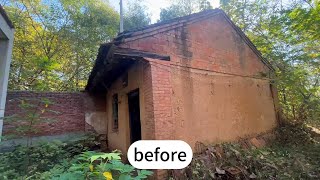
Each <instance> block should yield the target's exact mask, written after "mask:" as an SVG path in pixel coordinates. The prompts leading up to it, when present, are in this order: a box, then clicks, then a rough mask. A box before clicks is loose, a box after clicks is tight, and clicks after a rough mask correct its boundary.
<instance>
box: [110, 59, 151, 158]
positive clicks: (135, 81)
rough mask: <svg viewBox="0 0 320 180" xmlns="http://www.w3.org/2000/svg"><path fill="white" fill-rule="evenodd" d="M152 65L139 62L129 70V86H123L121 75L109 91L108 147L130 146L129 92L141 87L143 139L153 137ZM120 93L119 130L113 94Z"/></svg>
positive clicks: (123, 150) (120, 148)
mask: <svg viewBox="0 0 320 180" xmlns="http://www.w3.org/2000/svg"><path fill="white" fill-rule="evenodd" d="M150 72H151V71H150V66H148V64H147V62H137V63H136V64H134V65H133V66H132V67H131V68H130V69H129V70H128V72H127V73H128V86H127V87H123V84H122V77H119V78H118V79H117V80H116V81H115V82H114V83H113V84H112V86H111V87H110V89H108V92H107V97H106V99H107V118H106V121H108V125H107V126H108V147H109V148H110V149H118V150H121V151H122V152H124V153H125V152H126V151H127V150H128V148H129V146H130V127H129V106H128V93H130V92H131V91H133V90H136V89H139V98H140V99H139V100H140V121H141V136H142V139H153V137H154V136H153V134H152V133H153V130H154V128H153V126H152V122H151V123H150V116H149V115H150V112H152V104H151V102H152V96H150V93H149V92H150V91H152V90H151V89H150V88H151V86H150V79H148V77H150V75H148V74H149V73H150ZM116 93H117V94H118V130H117V131H115V130H114V129H113V118H112V96H113V95H114V94H116Z"/></svg>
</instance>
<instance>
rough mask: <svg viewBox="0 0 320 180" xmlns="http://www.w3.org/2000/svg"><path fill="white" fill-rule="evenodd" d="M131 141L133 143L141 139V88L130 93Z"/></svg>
mask: <svg viewBox="0 0 320 180" xmlns="http://www.w3.org/2000/svg"><path fill="white" fill-rule="evenodd" d="M128 104H129V121H130V122H129V123H130V142H131V144H132V143H134V142H136V141H139V140H141V122H140V103H139V89H137V90H134V91H131V92H130V93H129V94H128Z"/></svg>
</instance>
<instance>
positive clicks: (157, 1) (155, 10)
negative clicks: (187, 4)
mask: <svg viewBox="0 0 320 180" xmlns="http://www.w3.org/2000/svg"><path fill="white" fill-rule="evenodd" d="M126 1H127V2H128V1H132V0H123V2H124V6H126V4H127V3H126ZM119 2H120V0H110V3H111V4H112V6H113V7H115V9H116V10H117V11H119ZM209 2H210V3H211V5H212V7H213V8H217V7H219V0H209ZM144 3H145V5H146V6H147V7H148V13H150V15H151V23H156V22H157V21H158V19H160V11H161V8H166V7H168V6H170V0H144Z"/></svg>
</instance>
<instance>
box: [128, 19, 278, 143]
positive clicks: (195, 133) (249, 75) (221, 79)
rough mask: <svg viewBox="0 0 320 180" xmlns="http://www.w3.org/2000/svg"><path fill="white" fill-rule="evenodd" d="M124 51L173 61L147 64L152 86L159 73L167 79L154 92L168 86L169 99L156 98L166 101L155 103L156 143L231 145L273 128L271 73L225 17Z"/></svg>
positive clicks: (153, 36) (139, 40)
mask: <svg viewBox="0 0 320 180" xmlns="http://www.w3.org/2000/svg"><path fill="white" fill-rule="evenodd" d="M122 46H123V47H129V48H133V49H140V50H145V51H150V52H156V53H159V54H164V55H170V57H171V62H170V64H161V63H159V62H157V61H155V62H153V63H150V64H151V70H152V73H151V74H152V81H154V77H156V74H157V72H159V71H161V73H159V74H161V75H162V76H164V77H165V78H163V79H161V78H158V80H157V81H158V82H157V83H154V84H152V85H153V87H154V86H156V85H157V84H158V86H159V87H157V88H160V89H161V87H163V86H162V84H166V83H167V82H168V83H169V84H171V86H172V87H170V86H169V87H166V88H165V89H166V90H168V91H171V93H169V94H168V93H163V92H164V91H166V90H163V91H161V90H160V89H158V90H160V93H154V94H157V99H168V101H162V102H156V101H154V108H155V109H154V110H157V112H154V121H155V123H156V124H155V127H156V130H155V131H156V134H157V135H156V139H164V138H165V139H166V138H168V137H169V138H171V137H172V138H174V139H184V140H186V141H187V142H188V143H189V144H190V145H191V146H192V147H194V146H195V142H196V141H201V142H204V143H213V142H221V141H232V140H237V139H238V138H240V137H245V136H254V135H257V134H259V133H263V132H266V131H269V130H272V129H273V128H274V127H275V126H276V115H275V114H276V113H275V103H274V102H275V101H274V99H273V96H272V95H271V94H272V91H271V88H270V79H271V78H272V73H270V70H269V69H268V67H267V66H266V65H265V64H264V63H263V62H261V60H260V59H259V57H258V56H257V55H256V54H255V53H254V51H253V50H252V49H251V48H250V47H249V46H248V44H247V43H246V42H245V41H244V40H243V39H242V38H241V37H240V36H239V34H238V33H237V32H236V31H235V30H234V29H233V28H232V26H231V25H230V24H229V23H228V22H227V20H226V19H225V18H224V17H223V15H216V16H214V17H210V18H207V19H205V20H202V21H198V22H194V23H190V24H188V23H186V26H176V27H175V29H170V26H167V28H162V29H159V30H158V31H157V33H149V34H148V33H145V34H143V36H141V37H134V36H133V37H132V38H127V39H126V40H125V43H124V44H122ZM164 69H166V70H164ZM161 75H159V76H161ZM153 96H154V95H153ZM168 97H169V98H168ZM275 98H277V97H275ZM153 99H155V96H154V97H153ZM160 103H161V105H159V104H160ZM156 106H158V107H156ZM166 107H170V108H166ZM165 117H168V119H169V121H164V120H163V118H165ZM170 118H172V121H171V120H170ZM170 122H173V124H172V123H170ZM171 126H174V127H175V128H172V129H170V127H171ZM167 128H168V129H170V130H169V131H170V132H168V131H167ZM164 129H166V130H164ZM157 131H158V132H157Z"/></svg>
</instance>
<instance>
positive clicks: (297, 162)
mask: <svg viewBox="0 0 320 180" xmlns="http://www.w3.org/2000/svg"><path fill="white" fill-rule="evenodd" d="M275 133H276V140H275V141H273V142H272V143H271V144H269V145H268V146H266V147H264V148H254V147H252V148H251V149H244V148H242V147H241V146H240V145H237V144H230V143H227V144H220V145H214V146H210V147H208V149H207V150H206V152H204V153H202V154H200V155H197V156H196V157H194V159H193V161H192V163H191V165H189V166H188V167H187V168H185V169H184V170H178V171H177V170H175V171H172V174H171V178H172V179H320V144H319V141H318V140H319V134H315V133H314V132H313V131H311V129H310V128H308V127H307V126H305V125H304V124H292V123H286V124H285V125H284V126H283V127H280V128H279V129H278V130H277V131H276V132H275Z"/></svg>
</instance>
